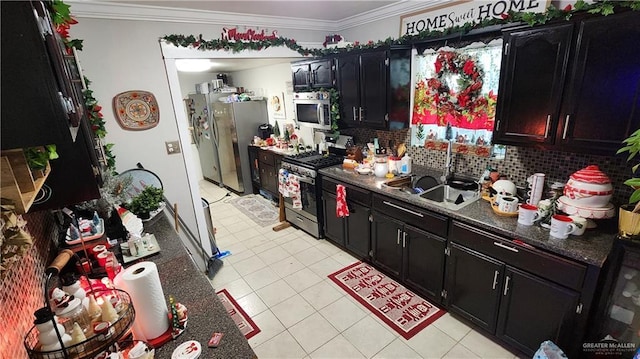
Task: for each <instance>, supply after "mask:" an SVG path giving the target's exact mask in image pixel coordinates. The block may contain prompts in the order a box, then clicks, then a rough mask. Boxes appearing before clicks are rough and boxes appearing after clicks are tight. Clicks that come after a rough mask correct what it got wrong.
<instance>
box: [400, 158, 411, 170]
mask: <svg viewBox="0 0 640 359" xmlns="http://www.w3.org/2000/svg"><path fill="white" fill-rule="evenodd" d="M400 173H402V174H409V173H411V157H410V156H409V154H408V153H405V154H404V157H402V160H401V161H400Z"/></svg>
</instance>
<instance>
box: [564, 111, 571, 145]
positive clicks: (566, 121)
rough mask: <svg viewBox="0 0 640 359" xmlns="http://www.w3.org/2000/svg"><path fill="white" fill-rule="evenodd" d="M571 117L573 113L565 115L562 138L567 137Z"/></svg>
mask: <svg viewBox="0 0 640 359" xmlns="http://www.w3.org/2000/svg"><path fill="white" fill-rule="evenodd" d="M569 119H571V115H570V114H568V115H566V116H565V117H564V129H563V130H562V139H563V140H566V139H567V129H568V128H569Z"/></svg>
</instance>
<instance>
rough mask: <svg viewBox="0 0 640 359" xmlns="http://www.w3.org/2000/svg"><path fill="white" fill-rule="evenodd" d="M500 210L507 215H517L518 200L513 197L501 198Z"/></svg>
mask: <svg viewBox="0 0 640 359" xmlns="http://www.w3.org/2000/svg"><path fill="white" fill-rule="evenodd" d="M498 209H499V210H500V211H501V212H505V213H515V212H517V211H518V199H517V198H516V197H512V196H501V197H500V202H499V203H498Z"/></svg>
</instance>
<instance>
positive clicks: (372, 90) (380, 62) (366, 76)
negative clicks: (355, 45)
mask: <svg viewBox="0 0 640 359" xmlns="http://www.w3.org/2000/svg"><path fill="white" fill-rule="evenodd" d="M387 66H388V60H387V52H386V51H376V52H367V53H363V54H362V55H360V82H359V84H358V85H359V86H360V108H359V109H358V111H359V117H360V122H361V124H362V126H363V127H368V128H371V127H373V128H384V127H386V126H385V125H386V123H385V121H386V120H388V113H387Z"/></svg>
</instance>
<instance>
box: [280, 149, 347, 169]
mask: <svg viewBox="0 0 640 359" xmlns="http://www.w3.org/2000/svg"><path fill="white" fill-rule="evenodd" d="M284 160H285V161H286V162H289V163H293V164H297V165H301V166H305V167H310V168H314V169H320V168H325V167H331V166H334V165H338V164H341V163H342V160H343V158H342V156H338V155H334V154H329V155H321V154H318V153H313V152H307V153H301V154H298V155H291V156H285V157H284Z"/></svg>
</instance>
